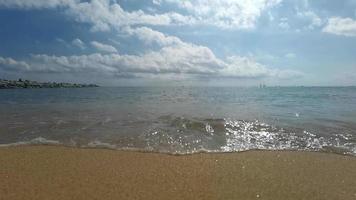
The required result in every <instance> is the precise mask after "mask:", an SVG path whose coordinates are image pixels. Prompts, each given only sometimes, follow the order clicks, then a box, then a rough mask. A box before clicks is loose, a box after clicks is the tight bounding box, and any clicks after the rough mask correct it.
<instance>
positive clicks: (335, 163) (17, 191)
mask: <svg viewBox="0 0 356 200" xmlns="http://www.w3.org/2000/svg"><path fill="white" fill-rule="evenodd" d="M0 199H1V200H12V199H26V200H29V199H40V200H41V199H45V200H49V199H78V200H81V199H83V200H88V199H154V200H155V199H245V200H248V199H271V200H272V199H273V200H278V199H281V200H282V199H283V200H286V199H298V200H299V199H308V200H311V199H320V200H325V199H328V200H333V199H335V200H348V199H350V200H354V199H356V158H355V157H352V156H342V155H336V154H327V153H316V152H287V151H283V152H280V151H249V152H243V153H219V154H206V153H204V154H194V155H186V156H172V155H166V154H158V153H142V152H127V151H113V150H101V149H77V148H66V147H59V146H19V147H5V148H0Z"/></svg>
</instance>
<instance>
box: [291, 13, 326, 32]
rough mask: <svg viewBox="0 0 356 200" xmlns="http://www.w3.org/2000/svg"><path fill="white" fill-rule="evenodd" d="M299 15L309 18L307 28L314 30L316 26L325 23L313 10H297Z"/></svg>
mask: <svg viewBox="0 0 356 200" xmlns="http://www.w3.org/2000/svg"><path fill="white" fill-rule="evenodd" d="M297 17H299V18H302V19H305V20H307V22H308V25H307V26H306V28H307V29H310V30H313V29H314V28H316V27H320V26H321V25H322V24H323V21H322V19H321V18H320V17H319V16H318V15H317V14H316V13H315V12H313V11H311V10H307V11H303V12H302V11H297Z"/></svg>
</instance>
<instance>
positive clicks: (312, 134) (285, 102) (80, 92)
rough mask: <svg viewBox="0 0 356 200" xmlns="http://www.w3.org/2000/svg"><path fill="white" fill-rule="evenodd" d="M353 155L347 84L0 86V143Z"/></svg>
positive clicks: (354, 107) (352, 92) (355, 109)
mask: <svg viewBox="0 0 356 200" xmlns="http://www.w3.org/2000/svg"><path fill="white" fill-rule="evenodd" d="M43 143H44V144H64V145H69V146H78V147H93V148H95V147H97V148H112V149H135V150H143V151H158V152H165V153H179V154H185V153H194V152H201V151H207V152H232V151H245V150H250V149H269V150H271V149H272V150H273V149H278V150H281V149H286V150H311V151H330V152H335V153H342V154H351V155H356V88H355V87H270V88H263V89H261V88H236V87H231V88H227V87H225V88H224V87H154V88H150V87H116V88H109V87H107V88H106V87H102V88H76V89H16V90H0V146H6V145H21V144H43Z"/></svg>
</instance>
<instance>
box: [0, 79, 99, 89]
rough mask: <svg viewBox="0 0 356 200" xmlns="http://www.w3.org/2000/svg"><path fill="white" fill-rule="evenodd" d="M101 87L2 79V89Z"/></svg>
mask: <svg viewBox="0 0 356 200" xmlns="http://www.w3.org/2000/svg"><path fill="white" fill-rule="evenodd" d="M88 87H99V86H98V85H96V84H79V83H57V82H37V81H30V80H22V79H19V80H6V79H0V89H21V88H24V89H25V88H88Z"/></svg>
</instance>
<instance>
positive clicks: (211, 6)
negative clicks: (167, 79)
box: [154, 0, 282, 29]
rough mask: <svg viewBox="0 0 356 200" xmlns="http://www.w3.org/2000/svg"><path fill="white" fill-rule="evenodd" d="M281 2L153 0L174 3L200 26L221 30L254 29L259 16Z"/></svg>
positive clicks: (271, 0) (263, 0)
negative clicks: (219, 28) (210, 26)
mask: <svg viewBox="0 0 356 200" xmlns="http://www.w3.org/2000/svg"><path fill="white" fill-rule="evenodd" d="M281 1H282V0H250V1H245V0H195V1H181V0H159V1H158V0H155V1H154V3H156V4H161V3H162V2H166V3H174V4H176V5H178V6H179V7H180V8H182V9H185V10H186V11H187V12H188V13H189V14H191V15H192V16H194V18H195V19H197V21H198V22H199V23H201V24H207V25H214V26H219V27H223V28H240V29H250V28H254V27H255V24H256V22H257V20H258V18H259V17H260V16H261V14H262V13H263V12H264V11H265V10H267V9H269V8H272V7H274V6H276V5H278V4H279V3H280V2H281Z"/></svg>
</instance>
